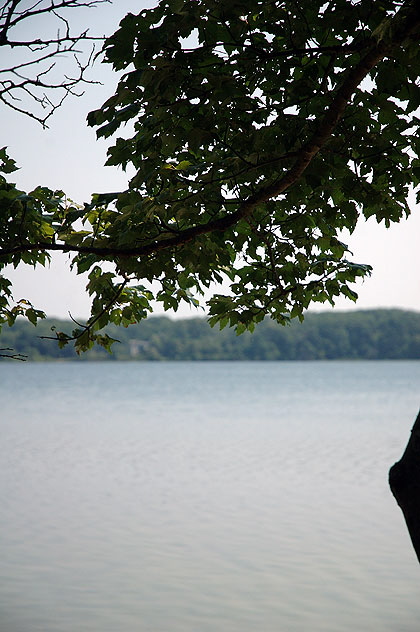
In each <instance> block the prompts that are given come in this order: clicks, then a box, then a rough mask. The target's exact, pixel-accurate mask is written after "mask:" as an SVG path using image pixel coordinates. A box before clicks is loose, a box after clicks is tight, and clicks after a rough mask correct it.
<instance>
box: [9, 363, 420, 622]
mask: <svg viewBox="0 0 420 632" xmlns="http://www.w3.org/2000/svg"><path fill="white" fill-rule="evenodd" d="M419 379H420V362H394V363H392V362H382V363H376V362H353V363H350V362H349V363H345V362H342V363H340V362H330V363H174V364H170V363H168V364H165V363H159V364H154V363H149V364H141V363H138V364H137V363H136V364H134V363H133V364H129V363H126V364H124V363H121V364H120V363H104V364H99V363H98V364H26V365H20V364H19V366H17V365H16V364H13V363H7V364H6V363H2V364H1V365H0V380H1V381H0V395H1V402H2V419H1V433H2V442H1V448H0V450H1V458H0V490H1V498H2V511H1V513H0V530H1V540H0V555H1V560H2V563H1V566H0V630H2V631H3V630H4V631H5V632H74V631H79V630H80V631H83V632H99V631H100V632H120V631H121V632H166V631H168V632H216V631H217V632H219V631H221V632H251V631H252V632H255V631H256V630H261V631H264V632H277V631H278V630H287V631H288V632H289V631H290V632H294V631H296V632H306V631H309V630H310V631H311V632H318V631H319V632H329V631H331V632H337V631H340V632H346V631H350V630H351V631H353V630H363V631H364V632H369V631H372V632H377V631H378V630H381V631H389V632H391V631H392V632H415V631H417V630H418V621H419V618H420V603H419V599H418V595H419V587H420V586H419V584H420V582H419V579H420V574H419V569H418V564H417V562H416V558H415V555H414V553H413V552H412V550H411V545H410V543H409V538H408V535H407V534H406V531H405V527H404V524H403V519H402V516H401V515H400V513H399V510H398V508H397V507H396V505H395V503H394V501H393V499H392V497H391V496H390V493H389V491H388V488H387V470H388V468H389V466H390V465H391V464H392V463H393V462H394V461H395V460H396V459H398V458H399V456H400V454H401V452H402V449H403V447H404V444H405V442H406V440H407V439H408V434H409V429H410V424H411V423H412V422H413V420H414V417H415V415H416V412H417V407H418V405H419V401H418V392H419V388H418V386H419Z"/></svg>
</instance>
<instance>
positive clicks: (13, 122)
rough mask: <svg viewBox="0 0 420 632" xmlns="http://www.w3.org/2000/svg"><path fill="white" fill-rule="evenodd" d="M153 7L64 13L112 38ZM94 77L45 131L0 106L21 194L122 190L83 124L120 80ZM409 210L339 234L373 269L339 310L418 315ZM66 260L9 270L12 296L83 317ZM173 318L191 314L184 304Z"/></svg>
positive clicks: (79, 283) (82, 297)
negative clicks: (387, 222)
mask: <svg viewBox="0 0 420 632" xmlns="http://www.w3.org/2000/svg"><path fill="white" fill-rule="evenodd" d="M153 4H154V2H145V1H143V2H134V1H130V0H118V1H116V2H115V3H114V4H112V5H111V4H106V5H103V6H100V7H98V8H96V9H89V10H84V11H83V12H82V11H81V10H79V12H78V13H77V14H76V12H75V13H72V11H71V10H70V12H69V13H68V15H69V17H70V18H71V16H75V18H76V20H75V21H77V22H78V24H79V25H81V26H82V28H85V27H86V24H89V23H92V29H93V30H94V31H95V33H98V34H102V33H105V34H110V33H112V32H113V31H114V30H115V29H116V27H117V25H118V22H119V21H120V19H121V18H122V17H123V16H124V15H125V14H126V13H127V12H128V11H132V12H133V13H135V12H138V11H140V10H141V8H142V7H146V6H153ZM76 25H77V24H76ZM76 25H75V27H76ZM37 33H38V31H37ZM38 34H39V33H38ZM91 76H92V78H93V79H96V80H100V81H101V82H102V84H103V85H90V86H87V87H86V90H85V95H84V96H83V97H81V98H79V99H77V98H71V99H69V100H67V102H66V103H65V105H64V106H63V107H62V108H61V109H60V110H58V111H57V112H56V114H55V115H54V117H53V118H52V119H51V120H50V129H48V130H43V129H42V128H41V127H40V125H39V124H37V123H36V122H35V121H32V120H30V119H28V118H26V117H24V116H22V115H19V114H17V113H13V112H12V111H11V110H8V109H6V108H5V107H4V106H0V113H1V120H2V132H1V142H0V146H5V145H6V146H8V147H9V153H10V155H11V156H12V157H13V158H14V159H15V160H16V162H17V164H18V165H19V166H20V167H21V169H20V170H19V171H18V172H16V173H15V174H13V179H14V181H16V182H17V183H18V185H19V186H20V187H22V188H23V189H24V190H27V191H29V190H31V189H32V188H34V187H35V186H37V185H39V184H42V185H45V186H48V187H50V188H57V189H62V190H64V191H65V192H66V193H67V194H68V195H69V197H72V198H73V199H74V200H75V201H85V200H88V199H89V197H90V194H91V193H93V192H97V191H115V190H121V189H124V188H125V187H126V184H127V180H128V175H127V174H125V173H124V172H122V171H121V170H118V169H115V168H114V167H103V164H104V161H105V154H106V149H107V146H108V144H109V141H97V140H96V137H95V131H94V130H93V129H91V128H88V127H87V126H86V124H85V119H86V115H87V113H88V112H89V111H90V110H93V109H95V108H97V107H100V106H101V105H102V103H103V101H105V99H106V98H108V97H109V96H110V95H111V94H112V93H113V90H114V87H115V85H116V81H117V78H116V75H115V74H114V73H113V72H112V71H111V69H110V68H108V66H106V65H100V64H97V65H96V66H95V68H94V70H93V72H92V74H91ZM411 208H412V211H413V212H412V215H411V216H410V218H409V219H408V220H405V221H403V222H402V223H401V224H397V225H394V226H392V227H391V228H389V229H386V228H385V227H384V226H383V225H378V224H377V223H376V222H375V221H374V220H369V221H368V222H362V223H361V224H360V226H359V227H358V228H357V230H356V231H355V233H354V234H353V235H351V236H344V237H343V240H344V241H345V242H346V243H348V245H349V247H350V249H351V250H352V252H353V257H352V258H353V260H354V261H357V262H361V263H369V264H370V265H372V266H373V274H372V276H371V277H370V278H369V279H367V280H365V281H364V282H361V283H360V284H358V285H357V286H356V287H355V288H354V289H355V290H356V291H357V292H358V294H359V301H358V302H357V303H356V304H354V303H352V302H351V301H349V300H345V299H342V300H339V301H338V302H337V308H338V309H361V308H372V307H401V308H405V309H413V310H417V311H420V271H419V267H420V266H419V251H420V247H419V245H420V213H419V208H418V207H416V206H415V204H414V201H413V200H412V201H411ZM67 261H68V257H67V256H61V257H60V256H57V257H54V262H53V264H52V265H51V266H50V268H49V269H45V270H44V269H37V270H33V269H32V268H31V267H29V266H26V265H22V266H21V267H20V268H18V269H17V270H16V271H13V273H12V275H11V278H12V280H13V282H14V288H15V289H14V293H15V298H17V299H20V298H28V299H29V300H31V301H32V302H33V303H34V305H35V306H36V307H38V308H39V309H44V310H45V311H46V312H47V314H48V315H49V316H55V317H67V316H68V312H69V311H70V312H71V314H72V315H73V316H75V317H83V316H86V315H88V312H89V299H88V297H87V296H86V294H85V292H84V285H85V281H84V280H83V279H81V277H77V276H76V275H74V274H72V273H70V272H69V270H68V266H67V265H66V262H67ZM325 308H328V307H326V306H320V305H317V306H315V309H317V310H319V309H325ZM178 313H179V315H181V316H188V315H195V314H196V312H195V311H193V312H191V309H190V308H189V307H185V308H184V309H183V310H181V311H180V312H178ZM200 313H201V312H198V314H200Z"/></svg>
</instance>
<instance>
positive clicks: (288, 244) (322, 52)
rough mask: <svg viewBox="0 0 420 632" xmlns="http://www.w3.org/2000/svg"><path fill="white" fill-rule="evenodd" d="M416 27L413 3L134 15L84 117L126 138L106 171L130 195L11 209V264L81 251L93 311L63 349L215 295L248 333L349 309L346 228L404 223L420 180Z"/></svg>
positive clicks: (256, 2)
mask: <svg viewBox="0 0 420 632" xmlns="http://www.w3.org/2000/svg"><path fill="white" fill-rule="evenodd" d="M419 25H420V9H419V6H418V4H417V3H414V2H405V3H403V5H402V6H401V3H399V2H393V1H391V0H379V1H378V2H375V3H372V2H371V1H370V0H360V1H359V2H357V3H356V2H348V0H331V2H327V3H324V4H319V3H318V4H317V3H313V2H311V1H310V0H298V1H296V0H293V1H292V0H284V1H282V2H277V1H274V0H269V1H267V0H241V2H238V1H237V0H227V1H223V2H221V1H220V0H195V1H194V2H190V1H189V0H166V1H165V2H163V1H162V2H160V3H159V5H158V6H157V7H156V8H155V9H149V10H142V11H140V13H139V14H138V15H133V14H131V13H130V14H128V15H127V16H126V17H125V18H124V19H123V21H122V22H121V24H120V27H119V29H118V30H117V31H116V33H115V34H114V35H113V36H112V37H110V38H109V39H108V40H107V41H106V42H105V46H104V53H105V57H106V61H107V62H108V63H110V64H112V65H113V67H114V68H115V70H117V71H123V73H124V74H123V76H122V78H121V79H120V81H119V83H118V86H117V89H116V92H115V94H113V95H112V96H111V97H110V98H109V99H108V100H107V101H106V102H105V103H104V104H103V106H102V107H101V108H99V109H98V110H96V111H94V112H91V113H90V115H89V117H88V123H89V125H92V126H95V127H96V128H97V134H98V137H105V138H109V137H111V136H113V135H117V137H116V138H115V140H114V144H113V145H112V146H111V147H110V149H109V152H108V165H114V166H116V167H122V168H124V169H125V168H127V166H129V165H130V166H132V167H134V169H135V175H134V177H133V178H132V179H131V181H130V183H129V186H128V189H127V190H126V191H123V192H119V193H113V194H107V195H96V196H94V197H93V199H92V201H91V202H90V203H89V204H86V205H85V206H84V208H83V209H80V208H76V207H75V206H69V205H68V204H67V203H65V204H63V198H62V197H60V196H58V197H57V196H56V197H55V198H54V195H53V192H49V191H48V193H45V190H42V191H36V192H33V193H32V194H31V196H29V198H30V199H28V200H26V199H17V198H15V199H14V201H13V204H14V205H15V206H14V207H13V209H12V208H11V210H10V213H12V212H13V214H14V215H13V217H14V218H15V219H14V220H13V223H14V225H15V228H14V231H15V232H14V233H13V231H12V229H11V228H10V227H8V222H9V224H10V223H11V220H10V219H8V220H6V227H8V228H7V230H8V234H7V238H6V244H7V245H5V246H4V247H3V250H0V256H1V254H2V252H3V259H2V260H7V258H8V257H9V261H11V262H13V263H16V262H18V261H19V260H25V259H24V257H26V258H27V259H28V260H29V262H31V263H32V262H34V263H38V262H39V259H37V258H39V257H42V256H45V254H44V253H45V252H49V251H51V249H54V248H56V249H60V248H61V249H62V250H68V251H73V252H75V253H76V254H75V257H74V259H73V265H74V266H75V267H76V269H77V270H78V271H79V272H84V271H89V273H90V275H89V285H88V291H89V293H90V294H91V295H92V296H93V303H92V307H93V309H92V316H91V318H90V320H89V321H88V323H87V324H86V325H85V326H84V328H82V329H81V330H76V333H74V332H73V334H72V335H71V336H70V335H69V336H68V337H67V338H66V339H65V340H64V342H68V341H69V340H70V339H75V340H76V346H77V345H78V348H80V349H85V348H88V347H89V346H90V345H91V343H93V341H94V340H95V339H96V341H97V342H100V343H101V339H100V338H98V337H97V336H98V335H100V334H99V333H98V332H99V331H100V330H101V328H102V327H103V326H105V325H106V324H107V323H108V322H114V323H116V324H120V323H122V324H124V325H126V324H128V323H130V322H138V321H140V320H141V319H142V318H144V317H145V316H146V315H147V313H148V312H149V311H150V310H151V309H152V299H155V300H157V301H159V302H161V303H162V304H163V306H164V308H165V309H175V310H176V309H177V308H178V306H179V304H180V303H181V302H182V301H186V302H188V303H192V304H196V303H197V302H198V301H199V299H200V297H202V295H203V294H204V293H205V292H206V290H207V289H208V288H209V287H210V286H211V284H212V283H214V282H216V283H220V282H221V281H223V282H225V283H226V284H228V285H229V288H230V289H229V291H228V292H226V293H225V294H221V293H217V294H215V295H214V296H212V297H211V298H210V300H209V301H208V305H209V313H210V322H211V324H212V325H214V324H216V323H219V324H220V326H221V327H222V328H223V327H224V326H226V325H230V326H234V327H235V328H236V330H237V332H238V333H241V332H243V331H245V330H246V329H249V330H252V329H253V328H254V326H255V323H257V322H259V321H261V320H262V319H263V318H264V317H265V316H266V315H269V316H270V317H271V318H273V319H274V320H275V321H277V322H279V323H282V324H284V323H286V322H288V321H289V320H290V319H291V318H294V317H298V318H299V319H302V318H303V314H304V312H305V310H306V309H307V308H308V307H309V306H310V305H311V304H312V303H314V302H315V303H316V302H325V301H328V302H329V303H331V304H332V305H333V304H334V302H335V300H336V298H337V297H338V296H340V295H344V296H346V297H348V298H349V299H350V300H355V299H356V298H357V294H356V293H355V291H354V289H353V287H352V284H353V283H354V282H355V281H356V280H357V279H358V278H360V277H363V276H365V275H367V274H369V273H370V267H369V266H368V265H363V264H360V263H358V262H354V261H352V259H351V253H350V252H349V250H348V248H347V245H346V244H345V243H343V241H342V236H341V235H342V233H343V231H344V230H347V231H349V232H350V233H351V232H353V230H354V228H355V226H356V224H357V221H358V220H359V218H360V217H361V216H364V217H374V218H376V220H377V221H378V222H381V221H384V222H385V224H386V225H389V224H390V222H394V221H400V220H401V219H402V218H403V217H405V216H406V215H407V214H408V213H409V209H408V206H407V196H408V193H409V191H410V189H411V188H412V187H413V186H414V187H418V185H419V182H420V166H419V165H420V162H419V154H420V141H419V138H420V137H419V135H418V133H417V132H418V127H419V122H420V119H419V118H418V117H417V115H416V111H417V109H418V107H419V104H420V85H419V74H420V72H419V71H420V47H419V45H418V43H419V29H420V26H419ZM127 123H129V124H130V127H129V129H132V132H131V133H129V134H128V135H127V134H126V135H124V134H123V130H127V129H128V128H127V127H126V124H127ZM127 136H128V137H127ZM53 198H54V199H55V200H56V201H55V202H52V200H53ZM51 202H52V203H53V206H54V204H55V205H56V206H55V210H54V211H53V212H51V207H50V203H51ZM9 217H11V215H9ZM22 218H23V219H22ZM49 227H52V229H53V231H54V232H53V233H48V230H50V228H49ZM37 244H38V246H37ZM37 248H38V249H37ZM104 261H106V262H109V263H110V264H112V266H113V272H104V271H102V270H101V267H100V265H99V264H101V262H104ZM156 287H157V288H158V289H157V290H156V291H153V292H152V289H151V288H156ZM146 288H147V289H146ZM95 336H96V338H95ZM62 342H63V341H62ZM106 345H108V341H107V342H106Z"/></svg>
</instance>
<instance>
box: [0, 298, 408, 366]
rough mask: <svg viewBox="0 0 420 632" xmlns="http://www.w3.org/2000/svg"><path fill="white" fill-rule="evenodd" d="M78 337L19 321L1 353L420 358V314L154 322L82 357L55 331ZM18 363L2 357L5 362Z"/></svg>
mask: <svg viewBox="0 0 420 632" xmlns="http://www.w3.org/2000/svg"><path fill="white" fill-rule="evenodd" d="M53 326H55V327H56V328H57V329H58V330H63V331H68V332H71V330H72V328H73V323H72V322H71V321H59V320H56V319H46V320H44V321H40V322H39V323H38V326H37V327H34V326H33V325H31V324H30V323H28V322H27V321H24V320H18V321H17V322H16V323H15V325H14V326H13V327H11V328H9V327H7V326H3V329H2V332H1V334H0V347H2V348H4V347H7V348H12V349H13V351H14V353H19V354H22V355H25V356H27V360H28V361H32V362H39V361H58V362H60V361H99V360H100V361H103V360H106V361H111V362H112V361H115V360H119V361H144V362H146V361H171V362H179V361H229V362H235V361H294V360H297V361H314V360H346V361H347V360H418V359H420V313H418V312H413V311H406V310H399V309H377V310H360V311H348V312H341V311H340V312H314V313H311V312H309V313H308V314H307V316H306V317H305V320H304V322H303V323H299V322H298V321H292V322H291V324H290V326H285V327H282V326H281V325H278V324H277V323H275V322H273V321H270V320H268V319H266V320H264V321H263V322H262V323H260V324H259V325H258V326H257V327H256V329H255V331H254V333H253V334H250V333H248V332H245V333H244V334H242V335H241V336H236V334H235V332H234V331H233V330H231V329H229V328H225V329H223V330H222V331H220V330H219V329H218V328H217V327H216V328H214V329H212V328H211V327H210V326H209V325H208V323H207V321H206V319H205V318H204V317H201V318H186V319H180V320H172V319H170V318H167V317H165V316H155V317H153V318H149V319H147V320H145V321H143V322H142V323H140V324H138V325H132V326H130V327H128V328H123V327H119V328H116V327H110V328H108V329H107V331H108V333H109V335H110V336H112V337H114V338H117V339H118V340H120V343H115V344H114V345H113V347H112V351H113V352H112V354H108V353H107V352H106V351H105V350H104V349H102V348H100V347H96V348H94V349H92V350H91V351H88V352H87V353H85V354H82V355H81V356H77V354H76V353H75V352H74V350H73V348H72V347H71V345H68V346H67V347H65V348H64V349H59V348H58V346H57V344H56V342H55V341H54V340H42V339H41V338H40V336H51V335H52V333H51V328H52V327H53ZM8 361H10V360H9V359H7V358H0V362H8Z"/></svg>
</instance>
